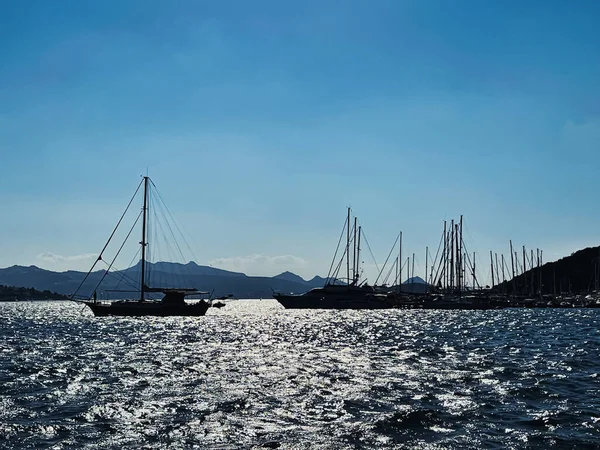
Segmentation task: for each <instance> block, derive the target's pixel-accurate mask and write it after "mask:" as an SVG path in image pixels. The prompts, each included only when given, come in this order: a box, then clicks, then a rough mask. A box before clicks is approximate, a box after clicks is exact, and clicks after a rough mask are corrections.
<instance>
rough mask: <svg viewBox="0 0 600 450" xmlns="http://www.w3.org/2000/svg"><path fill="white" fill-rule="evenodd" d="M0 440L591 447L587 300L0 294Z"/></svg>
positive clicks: (38, 443)
mask: <svg viewBox="0 0 600 450" xmlns="http://www.w3.org/2000/svg"><path fill="white" fill-rule="evenodd" d="M0 335H1V337H0V448H19V449H21V448H32V449H34V448H35V449H40V448H50V449H66V448H75V449H113V448H114V449H123V448H143V449H155V448H156V449H158V448H160V449H163V448H168V449H172V448H173V449H179V448H181V449H187V448H190V449H192V448H200V449H203V448H207V449H260V448H282V449H354V448H365V449H370V448H373V449H375V448H377V449H379V448H417V449H454V448H458V449H471V448H473V449H482V448H485V449H494V448H498V449H500V448H502V449H503V448H509V449H510V448H513V449H521V448H542V449H552V448H577V449H585V448H590V449H591V448H594V449H595V448H600V310H592V309H512V310H498V311H434V310H427V311H425V310H385V311H312V310H304V311H302V310H285V309H283V308H282V307H280V306H279V305H278V304H277V303H276V302H275V301H273V300H239V301H231V302H229V303H228V304H227V306H226V307H224V308H222V309H215V310H210V311H209V313H208V314H207V315H206V316H205V317H196V318H110V317H105V318H96V317H93V316H92V314H91V312H90V311H88V310H87V309H86V307H85V306H82V305H80V304H75V303H70V302H15V303H0Z"/></svg>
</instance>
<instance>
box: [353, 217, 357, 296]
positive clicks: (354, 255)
mask: <svg viewBox="0 0 600 450" xmlns="http://www.w3.org/2000/svg"><path fill="white" fill-rule="evenodd" d="M356 221H357V218H356V216H354V252H353V253H352V284H355V283H356V232H357V231H358V230H357V229H356Z"/></svg>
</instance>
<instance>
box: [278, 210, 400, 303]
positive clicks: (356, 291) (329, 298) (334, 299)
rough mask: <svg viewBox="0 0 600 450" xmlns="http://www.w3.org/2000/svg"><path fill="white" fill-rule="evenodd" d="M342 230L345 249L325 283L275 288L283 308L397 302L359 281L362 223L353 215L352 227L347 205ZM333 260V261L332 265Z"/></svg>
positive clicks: (334, 258)
mask: <svg viewBox="0 0 600 450" xmlns="http://www.w3.org/2000/svg"><path fill="white" fill-rule="evenodd" d="M351 228H352V230H351ZM344 231H346V232H347V233H346V249H345V251H344V253H343V255H342V259H341V260H340V261H339V263H338V265H337V269H336V271H335V273H334V274H333V276H328V277H327V281H326V283H325V286H323V287H321V288H315V289H311V290H310V291H308V292H305V293H303V294H283V293H279V292H275V293H273V298H274V299H275V300H277V301H278V302H279V303H280V304H281V305H282V306H283V307H284V308H286V309H388V308H393V307H395V305H396V302H395V301H393V300H392V299H390V298H388V296H387V295H385V294H381V293H378V292H377V291H376V290H375V289H374V288H373V286H369V285H368V284H366V282H363V283H361V282H360V239H361V227H360V226H358V223H357V219H356V217H355V218H354V227H351V223H350V208H348V218H347V220H346V223H345V225H344V229H343V230H342V235H343V234H344ZM352 235H353V237H352ZM341 239H342V236H340V242H341ZM338 249H339V243H338ZM351 251H352V252H353V257H352V270H351V269H350V252H351ZM336 257H337V250H336V254H335V255H334V257H333V261H334V262H335V260H336ZM344 258H345V259H346V271H347V277H346V281H347V282H346V283H342V282H340V281H339V280H338V277H337V273H338V272H339V269H340V267H341V266H342V263H343V261H344ZM334 262H332V268H333V264H334ZM330 272H331V269H330ZM330 275H331V274H330Z"/></svg>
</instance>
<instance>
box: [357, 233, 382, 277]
mask: <svg viewBox="0 0 600 450" xmlns="http://www.w3.org/2000/svg"><path fill="white" fill-rule="evenodd" d="M361 235H362V238H363V240H364V241H365V242H366V243H367V248H368V249H369V253H370V254H371V258H373V262H374V263H375V268H376V269H377V272H379V266H378V265H377V261H376V260H375V256H374V255H373V251H372V250H371V246H370V245H369V241H368V240H367V235H366V234H365V231H364V230H362V231H361Z"/></svg>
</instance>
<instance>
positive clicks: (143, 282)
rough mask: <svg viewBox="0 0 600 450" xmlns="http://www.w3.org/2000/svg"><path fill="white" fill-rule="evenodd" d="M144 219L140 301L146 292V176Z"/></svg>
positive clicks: (145, 185)
mask: <svg viewBox="0 0 600 450" xmlns="http://www.w3.org/2000/svg"><path fill="white" fill-rule="evenodd" d="M142 211H143V213H142V215H143V219H142V242H140V244H141V246H142V287H141V295H140V301H143V300H144V294H145V293H146V245H148V243H147V242H146V216H147V212H148V177H147V176H145V177H144V209H143V210H142Z"/></svg>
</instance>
